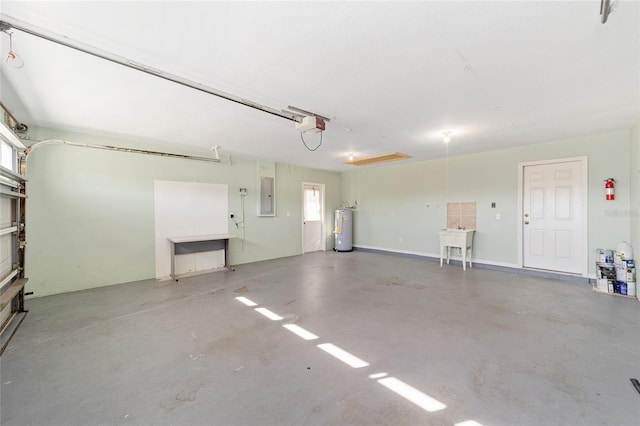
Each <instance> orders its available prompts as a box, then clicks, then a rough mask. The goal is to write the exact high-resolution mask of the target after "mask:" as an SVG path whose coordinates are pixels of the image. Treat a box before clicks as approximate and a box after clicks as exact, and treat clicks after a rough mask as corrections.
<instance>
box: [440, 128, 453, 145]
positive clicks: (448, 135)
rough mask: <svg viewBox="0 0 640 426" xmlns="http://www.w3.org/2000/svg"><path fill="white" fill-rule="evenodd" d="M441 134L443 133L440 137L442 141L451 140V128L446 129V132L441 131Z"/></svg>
mask: <svg viewBox="0 0 640 426" xmlns="http://www.w3.org/2000/svg"><path fill="white" fill-rule="evenodd" d="M442 134H443V135H444V138H443V139H442V141H443V142H444V143H449V142H451V130H447V131H446V132H442Z"/></svg>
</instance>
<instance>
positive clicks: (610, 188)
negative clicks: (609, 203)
mask: <svg viewBox="0 0 640 426" xmlns="http://www.w3.org/2000/svg"><path fill="white" fill-rule="evenodd" d="M604 190H605V194H606V197H607V200H615V199H616V181H615V180H614V179H613V178H609V179H605V181H604Z"/></svg>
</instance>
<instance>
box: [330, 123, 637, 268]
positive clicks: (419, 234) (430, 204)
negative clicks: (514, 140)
mask: <svg viewBox="0 0 640 426" xmlns="http://www.w3.org/2000/svg"><path fill="white" fill-rule="evenodd" d="M629 142H630V132H629V131H617V132H611V133H607V134H602V135H596V136H590V137H582V138H573V139H566V140H561V141H555V142H549V143H544V144H537V145H529V146H524V147H518V148H513V149H506V150H500V151H492V152H484V153H480V154H473V155H465V156H459V157H450V158H449V159H448V160H447V159H440V160H433V161H423V162H417V163H406V164H402V163H399V164H395V165H389V166H385V167H378V168H360V169H357V170H355V171H350V172H344V173H343V175H342V197H343V199H344V200H348V201H349V202H351V203H353V202H355V201H357V202H358V208H357V210H356V213H355V219H354V223H355V230H354V243H355V245H357V246H363V247H370V248H379V249H384V250H390V251H398V252H408V253H416V254H426V255H434V256H435V255H438V251H439V237H438V231H439V230H440V229H441V228H444V227H445V226H446V203H447V202H473V201H475V202H476V203H477V232H476V238H475V240H474V258H476V259H477V260H478V261H480V262H485V263H490V264H496V265H504V266H517V264H518V247H517V241H518V237H517V236H518V164H519V163H523V162H530V161H539V160H548V159H556V158H569V157H581V156H587V157H588V165H589V167H588V173H589V195H588V197H589V202H588V232H589V235H588V240H589V247H588V251H589V270H590V272H591V273H593V272H594V270H595V268H594V266H592V265H593V262H594V261H595V249H597V248H615V247H616V246H617V244H618V243H619V242H620V241H623V240H628V239H629V238H630V223H629V206H630V184H629V161H628V160H627V158H626V157H627V155H628V153H629V149H630V148H629V147H630V143H629ZM452 143H456V142H455V141H454V142H452ZM460 143H462V142H460ZM447 176H448V178H447ZM608 177H614V178H615V179H616V182H617V184H616V200H615V201H609V202H607V201H605V199H604V179H605V178H608ZM492 202H496V208H495V209H493V208H491V203H492ZM497 213H499V214H501V215H502V219H500V220H497V219H496V214H497Z"/></svg>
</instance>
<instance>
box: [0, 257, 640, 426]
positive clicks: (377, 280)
mask: <svg viewBox="0 0 640 426" xmlns="http://www.w3.org/2000/svg"><path fill="white" fill-rule="evenodd" d="M236 297H245V298H246V299H247V300H245V301H244V302H245V303H249V301H253V302H255V303H256V304H257V306H247V305H246V304H245V303H243V302H241V301H239V300H237V299H236ZM255 308H266V309H268V310H269V311H270V312H272V313H275V314H277V315H279V316H281V317H283V319H282V320H271V319H269V318H267V317H266V316H265V315H264V314H268V313H267V312H264V311H263V313H260V312H258V311H256V310H255ZM28 309H29V310H30V312H29V314H28V315H27V317H26V319H25V321H24V323H23V324H22V326H21V327H20V329H19V330H18V332H17V334H16V335H15V336H14V338H13V340H12V341H11V343H10V344H9V346H8V347H7V349H6V351H5V353H4V355H3V356H2V358H1V367H2V370H1V380H2V381H1V384H2V388H1V390H2V393H1V406H0V409H1V413H0V414H1V422H2V425H27V424H29V425H76V424H77V425H80V424H82V425H94V424H117V425H128V424H131V425H134V424H141V425H146V424H173V425H196V424H202V425H241V424H243V425H316V424H320V425H338V424H344V425H350V424H352V425H374V424H389V425H455V424H462V425H465V426H468V425H476V424H481V425H486V426H488V425H557V424H564V425H632V424H633V425H637V424H639V423H640V394H638V392H636V390H635V389H634V388H633V386H632V385H631V382H630V381H629V378H630V377H636V378H640V332H639V327H640V303H638V302H637V301H635V300H631V299H623V298H618V297H612V296H607V295H599V294H594V293H592V292H591V288H590V286H588V285H586V284H577V283H572V282H567V281H558V280H553V279H545V278H535V277H531V276H527V275H517V274H513V273H508V272H500V271H492V270H487V269H480V268H477V267H476V268H473V269H467V271H466V272H463V271H462V268H461V267H460V265H459V264H458V265H449V266H446V265H445V267H443V268H440V267H439V265H438V264H437V263H435V262H430V261H425V260H419V259H412V258H406V257H398V256H391V255H384V254H379V253H367V252H358V251H356V252H353V253H334V252H324V253H312V254H307V255H303V256H296V257H291V258H285V259H279V260H273V261H267V262H259V263H254V264H249V265H240V266H238V267H237V270H236V271H235V272H218V273H213V274H208V275H201V276H197V277H191V278H187V279H182V280H181V281H180V282H178V283H175V282H172V281H163V282H159V281H155V280H147V281H141V282H136V283H129V284H123V285H117V286H111V287H105V288H100V289H93V290H88V291H80V292H76V293H71V294H65V295H58V296H50V297H43V298H38V299H32V300H29V301H28ZM288 324H294V325H296V326H298V327H301V328H302V330H306V331H308V332H310V333H313V334H315V335H316V336H318V338H317V339H314V340H305V339H303V338H302V337H300V336H299V335H298V334H295V333H294V332H292V331H291V330H289V329H287V328H285V327H284V325H288ZM295 331H296V332H298V333H302V332H301V331H300V330H299V329H295ZM306 337H309V336H306ZM311 337H312V336H311ZM329 343H330V344H332V345H335V347H337V348H339V349H341V350H343V351H345V352H347V353H348V354H351V355H352V356H354V357H356V359H351V360H348V362H350V363H351V365H353V366H351V365H349V364H347V363H346V362H345V361H342V360H340V359H338V358H335V357H334V356H333V355H331V354H329V353H328V352H326V351H325V350H323V349H321V348H319V347H318V345H325V344H329ZM322 347H323V348H325V349H327V350H328V348H327V347H326V346H322ZM358 361H360V362H358ZM385 373H386V375H383V374H385ZM372 375H373V376H374V377H373V378H372V377H370V376H372ZM390 388H393V389H395V390H392V389H390ZM407 392H413V393H412V394H410V395H409V394H407ZM401 394H402V395H401ZM403 395H404V396H403ZM407 398H409V399H413V400H414V401H415V402H411V401H410V400H409V399H407ZM464 422H466V423H464Z"/></svg>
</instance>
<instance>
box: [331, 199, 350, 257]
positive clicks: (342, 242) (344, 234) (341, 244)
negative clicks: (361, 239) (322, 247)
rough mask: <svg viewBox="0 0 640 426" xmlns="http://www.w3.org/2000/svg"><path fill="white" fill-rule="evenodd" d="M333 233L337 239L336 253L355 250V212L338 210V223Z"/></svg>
mask: <svg viewBox="0 0 640 426" xmlns="http://www.w3.org/2000/svg"><path fill="white" fill-rule="evenodd" d="M333 233H334V234H335V238H336V243H335V251H352V250H353V210H351V209H338V210H336V223H335V228H334V231H333Z"/></svg>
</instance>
